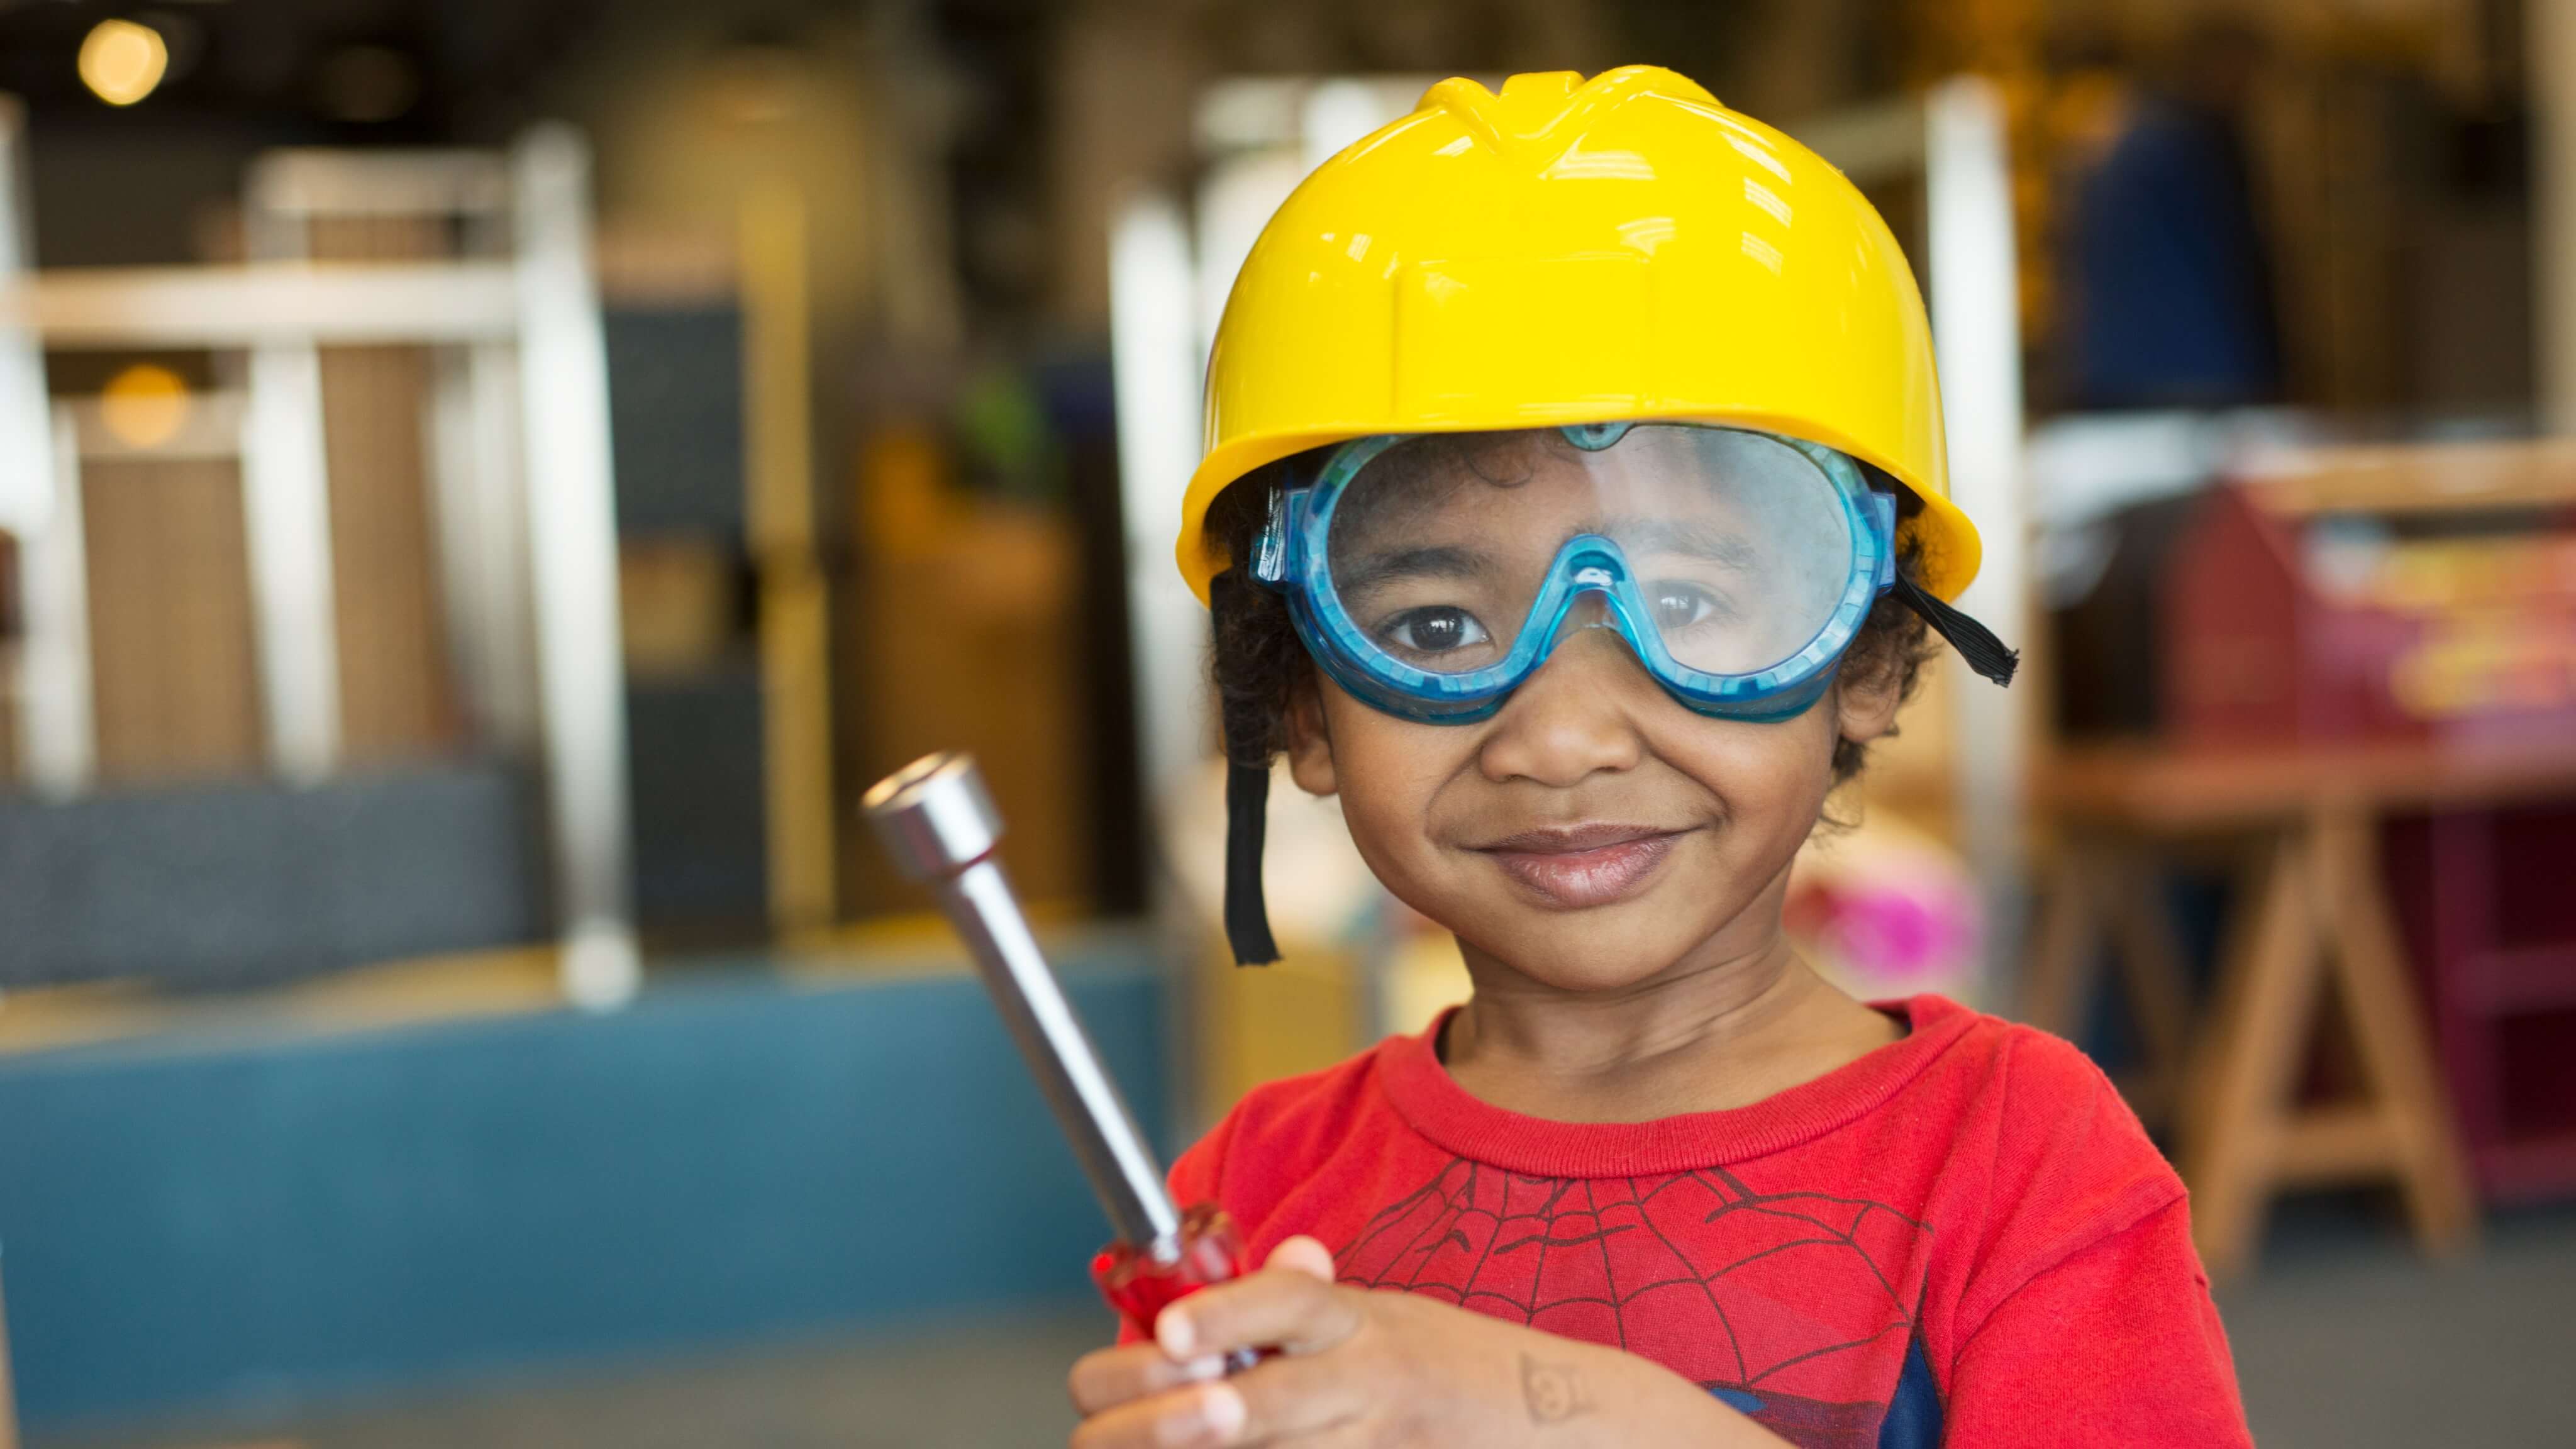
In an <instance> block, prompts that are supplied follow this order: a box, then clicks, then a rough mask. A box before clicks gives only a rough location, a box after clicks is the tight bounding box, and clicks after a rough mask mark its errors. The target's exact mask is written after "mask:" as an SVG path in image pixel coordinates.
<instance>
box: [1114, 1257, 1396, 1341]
mask: <svg viewBox="0 0 2576 1449" xmlns="http://www.w3.org/2000/svg"><path fill="white" fill-rule="evenodd" d="M1355 1296H1356V1295H1347V1294H1344V1293H1342V1292H1341V1291H1340V1290H1338V1289H1336V1288H1334V1287H1333V1285H1332V1284H1331V1283H1329V1282H1326V1281H1322V1280H1319V1279H1317V1278H1315V1277H1313V1276H1311V1275H1310V1274H1308V1273H1305V1272H1303V1271H1298V1270H1295V1269H1291V1268H1265V1269H1263V1270H1262V1271H1260V1272H1258V1273H1255V1274H1253V1275H1252V1276H1251V1277H1248V1278H1240V1279H1237V1280H1235V1281H1234V1282H1232V1283H1221V1284H1219V1285H1217V1286H1216V1287H1214V1288H1208V1289H1204V1290H1202V1291H1200V1292H1197V1293H1193V1294H1191V1295H1190V1296H1189V1297H1187V1298H1184V1299H1182V1300H1181V1301H1180V1302H1178V1303H1175V1304H1173V1305H1172V1306H1171V1307H1169V1308H1166V1309H1164V1310H1163V1313H1162V1316H1161V1317H1160V1318H1157V1319H1156V1320H1154V1337H1155V1340H1156V1341H1157V1342H1159V1343H1161V1344H1162V1346H1163V1352H1165V1353H1167V1354H1169V1355H1171V1356H1172V1357H1173V1358H1175V1359H1184V1360H1186V1359H1192V1358H1197V1357H1200V1356H1201V1355H1204V1354H1214V1353H1228V1352H1231V1351H1233V1350H1235V1349H1238V1348H1276V1349H1283V1350H1285V1351H1287V1352H1289V1353H1314V1352H1316V1351H1318V1350H1320V1349H1326V1348H1330V1347H1332V1346H1333V1345H1334V1344H1337V1343H1339V1342H1341V1341H1342V1340H1343V1339H1345V1338H1348V1337H1350V1336H1351V1335H1352V1334H1353V1333H1355V1332H1357V1331H1358V1329H1359V1326H1360V1314H1359V1310H1358V1309H1357V1308H1356V1307H1354V1306H1353V1305H1352V1303H1351V1298H1352V1297H1355Z"/></svg>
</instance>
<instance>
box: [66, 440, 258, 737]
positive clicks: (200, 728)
mask: <svg viewBox="0 0 2576 1449" xmlns="http://www.w3.org/2000/svg"><path fill="white" fill-rule="evenodd" d="M82 493H83V508H82V514H83V523H84V525H85V528H86V537H87V546H88V550H89V613H90V641H91V677H92V690H93V695H94V699H95V719H96V721H97V738H98V777H99V779H100V780H101V781H103V782H113V783H124V782H144V781H157V780H173V779H187V778H204V777H210V776H211V777H219V776H242V775H253V774H257V773H259V772H260V771H261V769H262V767H263V761H264V759H265V757H266V746H265V742H264V736H263V733H262V730H261V724H260V708H259V690H258V678H257V673H256V669H257V666H256V663H255V661H254V659H253V655H252V644H251V611H250V564H249V559H248V556H247V554H246V553H245V552H244V549H243V547H242V537H243V534H242V494H241V470H240V468H239V466H238V465H237V464H235V463H231V462H226V461H221V460H216V459H202V458H200V459H184V460H178V461H171V462H144V461H131V462H94V463H91V464H90V465H88V467H87V468H85V469H84V470H83V476H82Z"/></svg>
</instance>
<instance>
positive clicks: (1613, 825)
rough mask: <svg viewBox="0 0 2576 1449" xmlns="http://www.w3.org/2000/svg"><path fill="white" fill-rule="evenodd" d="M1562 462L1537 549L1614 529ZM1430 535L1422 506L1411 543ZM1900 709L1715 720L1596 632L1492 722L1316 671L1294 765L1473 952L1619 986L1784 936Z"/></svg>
mask: <svg viewBox="0 0 2576 1449" xmlns="http://www.w3.org/2000/svg"><path fill="white" fill-rule="evenodd" d="M1551 472H1552V469H1551V468H1550V466H1548V465H1547V464H1545V463H1542V464H1541V465H1540V467H1539V468H1538V469H1537V472H1536V476H1535V477H1533V478H1532V479H1531V480H1530V482H1529V483H1528V484H1527V485H1524V486H1518V487H1516V488H1515V489H1514V490H1513V493H1514V494H1515V495H1516V496H1515V499H1514V507H1515V509H1516V510H1517V513H1516V518H1515V522H1514V525H1513V527H1514V529H1515V531H1518V530H1521V529H1523V528H1526V530H1527V533H1526V541H1527V543H1528V545H1529V548H1530V550H1533V551H1534V552H1533V557H1543V556H1544V555H1545V554H1548V553H1552V552H1553V550H1554V549H1555V548H1556V546H1557V545H1558V543H1559V542H1560V541H1561V540H1562V539H1563V538H1564V537H1566V536H1570V535H1571V534H1572V533H1574V532H1578V531H1584V530H1587V529H1594V528H1598V527H1600V526H1601V524H1600V520H1598V519H1596V518H1593V517H1591V516H1590V515H1591V513H1592V512H1595V511H1597V509H1598V499H1597V498H1596V497H1595V496H1594V495H1593V494H1592V493H1591V492H1589V491H1588V490H1585V489H1582V488H1577V487H1571V486H1567V487H1555V486H1552V485H1551V480H1550V474H1551ZM1557 497H1561V498H1562V499H1563V511H1564V512H1565V514H1566V516H1565V517H1563V518H1556V517H1554V516H1553V514H1554V512H1555V511H1557V509H1556V507H1555V505H1554V504H1553V503H1551V502H1550V501H1549V500H1551V499H1554V498H1557ZM1427 526H1429V525H1428V524H1427V523H1426V522H1425V521H1424V520H1422V519H1412V520H1410V521H1409V523H1408V527H1407V529H1406V535H1407V537H1408V538H1412V537H1416V536H1418V535H1420V534H1421V532H1422V530H1423V528H1425V527H1427ZM1489 536H1490V535H1489ZM1790 582H1792V583H1794V581H1790ZM1837 582H1839V581H1837ZM1504 612H1508V610H1507V609H1506V610H1505V611H1504ZM1515 622H1516V621H1515V620H1500V619H1498V620H1497V621H1495V623H1497V624H1500V625H1501V626H1502V628H1499V629H1492V632H1494V633H1496V634H1501V633H1503V632H1504V631H1505V630H1507V629H1508V628H1509V627H1511V626H1512V625H1513V624H1514V623H1515ZM1896 703H1897V701H1896V700H1895V698H1894V697H1893V694H1892V692H1891V691H1884V690H1861V689H1856V688H1852V687H1849V686H1846V685H1838V686H1836V687H1835V688H1834V689H1833V690H1831V691H1829V692H1828V693H1827V694H1826V695H1825V696H1824V698H1822V699H1821V700H1819V701H1818V702H1817V703H1816V705H1815V706H1814V707H1813V708H1811V709H1809V710H1807V711H1806V712H1805V713H1803V714H1801V715H1799V716H1797V717H1796V718H1794V719H1790V720H1784V721H1780V722H1778V723H1769V724H1753V723H1746V722H1743V721H1736V720H1726V719H1714V718H1710V717H1708V716H1706V715H1701V714H1698V713H1695V712H1693V711H1691V710H1689V709H1687V708H1685V707H1683V706H1682V705H1681V704H1680V703H1679V702H1677V701H1675V700H1674V699H1673V698H1672V696H1670V695H1668V694H1666V693H1665V692H1664V690H1663V689H1662V687H1661V686H1659V685H1657V684H1656V683H1655V681H1654V679H1653V678H1652V677H1651V676H1650V675H1648V674H1647V673H1646V670H1645V667H1644V666H1643V665H1642V664H1641V663H1640V662H1639V661H1638V659H1637V657H1636V655H1635V654H1633V653H1632V652H1630V650H1629V648H1628V646H1627V644H1626V643H1625V642H1624V641H1623V640H1621V639H1620V638H1619V637H1618V636H1617V635H1616V634H1615V633H1613V632H1612V631H1610V630H1607V629H1590V630H1583V631H1581V632H1578V633H1575V634H1573V635H1571V636H1569V637H1567V638H1565V639H1563V640H1562V641H1561V642H1560V643H1559V645H1558V647H1557V649H1556V652H1555V653H1554V654H1553V655H1552V656H1551V657H1550V658H1549V659H1548V661H1547V662H1546V664H1545V665H1543V666H1542V667H1541V668H1540V669H1539V670H1538V671H1537V672H1536V673H1535V674H1533V675H1532V676H1531V677H1530V678H1529V680H1528V681H1527V682H1526V683H1524V684H1523V685H1522V686H1521V688H1520V689H1519V690H1518V691H1516V692H1515V693H1514V694H1513V695H1512V696H1511V697H1510V698H1509V699H1508V700H1506V701H1505V702H1504V705H1503V707H1502V709H1501V710H1500V711H1498V712H1497V713H1496V714H1494V715H1493V716H1492V717H1491V718H1489V719H1486V720H1483V721H1480V722H1477V723H1474V724H1463V725H1462V724H1425V723H1419V722H1416V721H1412V720H1407V719H1402V718H1399V717H1397V716H1394V715H1390V714H1385V713H1382V712H1380V711H1379V710H1377V709H1375V708H1372V707H1371V706H1369V705H1367V704H1364V703H1362V702H1360V701H1359V700H1357V699H1354V698H1353V697H1352V696H1350V695H1349V694H1346V693H1344V692H1343V691H1342V690H1341V689H1340V688H1339V687H1338V686H1336V685H1334V684H1333V683H1331V682H1330V680H1328V679H1323V678H1321V677H1320V676H1319V677H1318V680H1317V684H1316V687H1315V690H1314V692H1312V693H1310V694H1308V695H1306V696H1305V697H1304V698H1302V699H1301V701H1300V702H1299V704H1298V706H1297V708H1296V709H1295V710H1294V711H1293V713H1292V716H1291V721H1290V730H1289V735H1290V747H1289V757H1290V764H1291V769H1292V772H1293V773H1294V775H1295V777H1296V779H1297V782H1298V784H1300V785H1301V786H1303V787H1304V788H1306V789H1307V790H1310V791H1313V792H1315V793H1317V794H1335V793H1337V794H1339V795H1340V796H1341V800H1342V814H1343V818H1344V819H1345V820H1347V821H1348V822H1349V825H1350V831H1351V837H1352V839H1353V840H1354V841H1355V842H1357V844H1358V846H1359V850H1360V854H1361V856H1362V857H1363V858H1365V859H1366V860H1367V861H1368V863H1369V866H1370V868H1371V869H1372V870H1374V871H1375V872H1376V873H1377V876H1378V879H1380V880H1381V881H1383V882H1385V884H1386V886H1387V888H1388V889H1389V890H1391V891H1393V892H1394V893H1395V895H1396V897H1397V898H1398V899H1400V900H1402V901H1403V902H1405V904H1407V905H1409V906H1411V907H1413V908H1414V909H1415V910H1417V911H1420V912H1421V913H1422V914H1424V915H1425V916H1428V917H1430V918H1431V919H1432V920H1435V921H1437V922H1439V923H1440V924H1441V925H1443V926H1446V927H1448V928H1449V929H1450V930H1452V931H1454V932H1456V933H1457V935H1458V937H1459V940H1460V942H1461V943H1462V945H1463V946H1464V947H1466V949H1467V951H1468V954H1469V957H1470V960H1471V962H1472V961H1473V960H1474V959H1475V957H1476V956H1478V955H1479V954H1481V955H1483V956H1485V957H1487V958H1490V959H1491V960H1493V961H1495V962H1497V963H1499V964H1501V965H1503V966H1506V967H1508V968H1510V969H1512V970H1514V971H1516V972H1518V973H1520V974H1521V975H1523V976H1525V977H1528V978H1531V979H1533V980H1535V981H1538V982H1542V983H1545V984H1547V985H1549V986H1553V987H1557V988H1560V989H1565V990H1579V991H1602V990H1612V989H1616V988H1619V987H1622V986H1628V985H1633V984H1636V983H1639V982H1643V981H1648V980H1651V979H1653V978H1655V977H1657V976H1659V975H1661V974H1663V973H1665V972H1667V971H1671V970H1674V969H1676V968H1680V969H1685V970H1686V969H1689V968H1690V966H1691V965H1693V964H1694V963H1697V964H1707V963H1712V962H1714V961H1718V960H1723V959H1727V958H1730V957H1733V956H1737V955H1740V954H1747V953H1751V952H1755V951H1759V950H1761V949H1762V948H1763V947H1765V946H1767V945H1769V944H1770V943H1771V942H1772V941H1773V940H1774V939H1775V938H1776V936H1777V934H1778V931H1779V926H1780V906H1781V900H1782V897H1783V895H1784V893H1785V887H1786V884H1787V879H1788V868H1789V863H1790V860H1791V858H1792V857H1794V856H1795V855H1796V853H1797V850H1798V847H1799V845H1800V844H1801V843H1803V842H1804V841H1805V840H1806V838H1807V836H1808V834H1809V833H1810V832H1811V831H1812V830H1813V829H1814V827H1815V824H1816V819H1817V816H1818V814H1819V812H1820V811H1821V810H1822V808H1823V805H1824V798H1825V794H1826V791H1827V790H1828V789H1829V788H1830V787H1831V785H1832V783H1833V779H1832V764H1833V753H1834V744H1835V741H1836V739H1837V737H1843V738H1850V739H1853V740H1858V741H1864V742H1866V741H1868V740H1871V739H1874V738H1876V737H1878V736H1879V735H1881V734H1883V733H1885V732H1886V730H1887V728H1888V725H1889V723H1890V721H1891V720H1892V718H1893V716H1894V714H1895V708H1896Z"/></svg>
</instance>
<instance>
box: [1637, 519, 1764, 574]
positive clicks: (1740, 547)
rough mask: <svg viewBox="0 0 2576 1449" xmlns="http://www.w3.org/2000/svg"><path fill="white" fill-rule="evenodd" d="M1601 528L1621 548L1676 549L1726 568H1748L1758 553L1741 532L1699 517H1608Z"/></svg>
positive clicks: (1672, 551)
mask: <svg viewBox="0 0 2576 1449" xmlns="http://www.w3.org/2000/svg"><path fill="white" fill-rule="evenodd" d="M1601 531H1602V532H1603V533H1606V534H1608V535H1610V536H1611V537H1612V538H1615V539H1617V540H1619V543H1620V546H1621V547H1623V548H1634V549H1640V550H1652V551H1654V552H1657V553H1677V554H1680V555H1682V556H1683V557H1684V558H1702V559H1707V560H1708V561H1709V562H1711V563H1720V564H1725V565H1726V566H1728V567H1729V568H1739V569H1750V568H1752V567H1753V566H1754V565H1755V564H1756V563H1757V562H1759V561H1760V557H1761V555H1760V554H1759V552H1757V551H1756V550H1755V548H1754V547H1753V544H1752V542H1751V541H1750V540H1748V539H1746V538H1745V536H1744V535H1743V534H1740V533H1737V532H1734V531H1733V530H1731V529H1728V528H1725V527H1724V526H1722V525H1719V524H1715V523H1710V522H1708V521H1706V520H1702V519H1679V518H1622V519H1614V520H1611V521H1610V522H1609V523H1608V524H1606V525H1605V526H1604V527H1603V528H1602V530H1601Z"/></svg>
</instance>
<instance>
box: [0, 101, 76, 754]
mask: <svg viewBox="0 0 2576 1449" xmlns="http://www.w3.org/2000/svg"><path fill="white" fill-rule="evenodd" d="M26 187H27V151H26V127H25V124H24V112H23V111H22V110H21V108H20V107H19V105H18V102H17V101H16V100H15V99H14V98H12V97H8V96H0V292H9V291H11V290H13V289H14V288H16V287H17V285H18V284H19V282H20V280H21V279H22V278H23V277H24V276H26V275H27V273H28V271H29V270H30V268H31V266H32V264H33V262H34V260H35V258H34V256H33V251H34V248H33V247H32V245H31V244H30V236H31V233H32V230H33V221H34V219H33V218H32V217H30V216H28V215H27V211H26V205H25V203H26ZM60 433H61V430H60V429H59V428H58V427H57V426H56V419H55V418H54V417H53V415H52V413H51V411H50V409H49V405H48V403H47V401H46V397H45V354H44V345H43V343H42V342H41V341H40V340H39V339H38V337H37V336H36V333H35V330H34V329H33V328H30V327H22V326H5V325H0V529H5V530H7V531H8V532H9V533H10V535H11V536H13V537H15V538H16V539H17V540H18V541H19V544H20V547H21V550H22V552H21V559H22V561H23V563H24V566H25V569H26V581H25V587H26V613H27V642H26V650H25V653H24V654H23V656H22V658H23V661H24V665H23V669H22V671H21V673H20V675H19V678H18V680H17V687H16V689H15V691H14V694H15V696H16V705H17V708H18V738H19V739H20V740H21V741H23V742H24V743H23V749H24V751H25V754H26V757H27V758H26V766H27V774H28V776H29V779H30V781H31V783H33V784H34V785H35V786H36V788H37V789H39V790H41V791H45V792H46V793H49V794H60V793H67V792H69V791H71V790H76V789H79V788H80V787H81V786H82V785H84V784H86V783H87V782H88V780H89V775H90V760H91V756H92V754H93V753H94V742H93V740H92V738H91V731H90V692H89V586H88V582H87V579H86V576H85V572H84V570H83V568H82V547H81V545H82V540H81V522H80V518H81V515H80V503H79V499H78V497H77V495H74V496H73V497H70V498H66V497H64V496H63V488H62V475H63V473H64V472H65V471H68V472H69V474H70V478H71V483H72V485H73V486H74V487H75V488H77V486H78V485H79V482H80V460H79V458H78V457H77V456H76V455H71V456H67V455H66V454H65V453H64V452H63V451H62V445H61V442H60ZM66 549H68V550H69V555H68V557H66V555H65V553H64V551H65V550H66ZM67 601H68V603H69V604H70V605H72V607H69V608H66V607H65V604H66V602H67ZM0 693H7V692H6V691H0Z"/></svg>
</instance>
